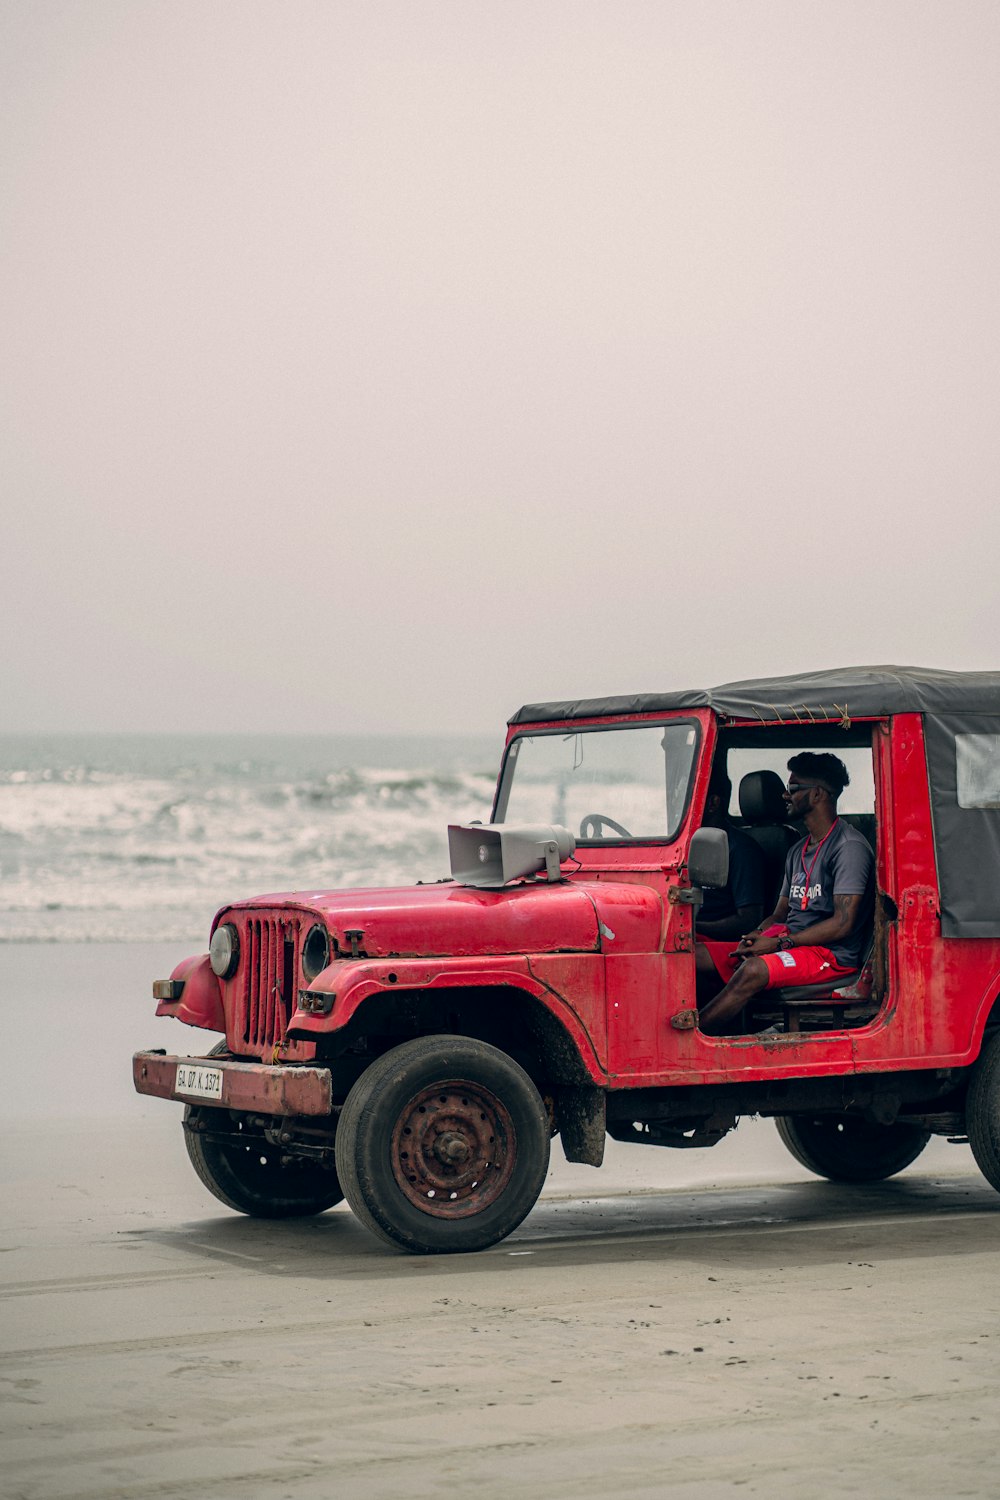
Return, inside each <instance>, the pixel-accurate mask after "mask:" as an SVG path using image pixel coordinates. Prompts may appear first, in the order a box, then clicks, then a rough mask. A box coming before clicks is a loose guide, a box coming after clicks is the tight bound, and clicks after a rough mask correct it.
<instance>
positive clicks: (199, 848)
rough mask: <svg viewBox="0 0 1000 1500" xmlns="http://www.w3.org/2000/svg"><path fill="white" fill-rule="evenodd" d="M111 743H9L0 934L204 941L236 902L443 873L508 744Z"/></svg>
mask: <svg viewBox="0 0 1000 1500" xmlns="http://www.w3.org/2000/svg"><path fill="white" fill-rule="evenodd" d="M171 746H173V752H174V753H173V760H174V764H173V765H171ZM304 746H305V747H306V748H303V747H304ZM99 748H100V749H101V754H97V753H96V752H95V749H94V746H93V745H90V746H89V759H88V758H87V757H84V756H81V755H79V754H74V753H73V752H74V751H78V750H79V746H78V745H77V743H76V742H75V741H74V742H70V741H66V742H60V741H50V742H46V743H41V742H39V743H38V744H37V745H33V746H32V747H31V750H30V751H29V750H28V749H26V748H25V747H24V745H23V744H20V743H18V742H15V741H12V740H11V739H7V738H5V739H0V898H2V902H0V940H6V941H52V940H56V941H59V940H62V941H80V940H94V941H97V940H101V941H108V940H143V941H146V940H155V939H159V938H170V939H174V938H177V939H189V940H192V941H197V940H203V939H204V938H205V936H206V934H207V931H208V926H209V922H210V920H211V917H212V915H213V913H214V912H215V910H216V909H217V908H218V907H219V906H220V905H222V904H224V903H225V902H226V901H229V900H234V899H240V898H245V897H251V896H253V895H255V894H260V893H262V892H265V891H276V890H303V889H306V888H307V887H308V888H311V889H322V888H330V887H335V888H344V887H351V886H373V885H402V884H408V883H410V882H412V881H414V880H421V879H422V880H433V879H436V878H438V877H439V876H441V875H444V874H446V873H447V870H448V857H447V843H446V827H447V824H448V823H449V822H455V821H459V822H464V821H469V820H471V819H473V818H480V819H486V818H488V817H489V813H490V806H491V803H492V798H493V788H494V773H493V770H492V768H489V767H490V760H491V759H492V758H493V756H494V755H495V754H496V750H495V747H493V746H491V747H483V748H482V749H480V748H479V747H476V746H474V745H473V746H469V745H466V746H465V747H464V748H463V747H456V745H455V744H454V742H452V741H448V740H441V741H438V742H436V743H431V744H430V745H428V744H427V743H426V742H422V743H420V745H419V746H416V747H414V746H412V745H410V744H408V743H406V742H402V743H400V742H397V743H396V745H395V746H393V745H392V744H391V742H390V743H386V742H377V743H375V744H374V749H375V750H376V751H377V753H376V754H374V755H373V754H371V753H370V752H371V751H372V749H373V742H368V743H367V744H365V743H364V742H361V743H360V744H356V745H354V744H352V745H345V743H344V742H339V741H332V742H329V743H328V744H325V743H324V742H319V741H311V742H306V741H303V742H290V741H277V740H274V741H273V742H272V741H257V742H254V745H253V754H251V755H247V754H246V753H243V754H241V753H240V752H241V750H243V749H244V746H243V744H242V742H240V741H238V740H235V739H234V740H232V741H215V742H212V746H210V747H209V748H210V749H211V750H212V753H211V754H208V753H206V747H205V745H204V744H203V743H202V742H195V741H193V740H189V739H183V740H182V739H180V738H179V737H178V738H177V739H176V740H174V741H171V740H170V739H169V737H163V739H162V740H159V739H156V740H149V741H143V742H138V741H128V742H125V741H117V740H110V739H109V740H105V741H101V742H100V743H99ZM393 749H395V752H396V755H397V756H398V757H399V760H398V761H397V763H396V764H392V763H391V759H392V752H393ZM415 749H418V750H419V751H420V752H421V753H422V754H423V755H424V756H428V751H430V756H428V758H427V759H426V760H425V761H424V762H423V763H415V762H414V761H412V760H410V761H409V762H408V763H405V762H404V763H402V764H401V763H399V761H401V760H403V757H404V756H407V755H408V754H412V753H413V752H414V750H415ZM307 750H308V753H307ZM366 750H367V751H369V755H368V760H369V762H371V761H375V762H376V763H375V764H371V763H369V764H367V765H366V764H364V763H363V762H360V761H358V760H355V761H354V763H353V764H345V763H344V762H345V760H347V759H348V758H349V757H350V756H355V755H358V754H363V753H364V752H365V751H366ZM195 752H197V753H195ZM265 752H266V753H265ZM432 757H433V758H432ZM324 760H325V761H326V765H327V766H330V765H332V769H325V768H324ZM338 762H339V763H338ZM387 762H388V763H387ZM477 762H478V764H477ZM484 766H485V767H487V768H489V769H483V767H484Z"/></svg>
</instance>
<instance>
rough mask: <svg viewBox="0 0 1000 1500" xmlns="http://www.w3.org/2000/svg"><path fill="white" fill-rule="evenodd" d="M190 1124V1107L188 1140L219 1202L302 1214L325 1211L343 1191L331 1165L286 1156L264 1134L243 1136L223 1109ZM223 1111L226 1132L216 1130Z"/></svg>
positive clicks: (281, 1215) (260, 1215)
mask: <svg viewBox="0 0 1000 1500" xmlns="http://www.w3.org/2000/svg"><path fill="white" fill-rule="evenodd" d="M198 1113H199V1115H200V1117H201V1118H200V1120H199V1124H201V1123H202V1122H204V1123H206V1124H207V1126H208V1128H207V1130H201V1129H198V1130H192V1129H191V1125H192V1124H193V1123H194V1121H193V1119H192V1111H191V1109H190V1108H188V1109H186V1110H185V1111H184V1144H185V1145H186V1146H187V1153H188V1156H189V1157H190V1159H191V1165H192V1166H193V1167H194V1169H195V1171H196V1172H197V1174H198V1176H199V1177H200V1178H201V1180H202V1182H203V1183H204V1184H205V1186H206V1187H207V1188H208V1191H209V1192H210V1193H213V1194H214V1195H215V1197H216V1198H218V1199H219V1202H220V1203H224V1204H225V1205H226V1207H227V1208H235V1209H236V1211H237V1212H238V1213H241V1214H250V1215H251V1217H252V1218H255V1219H298V1218H307V1217H310V1216H311V1215H313V1214H321V1213H323V1212H324V1211H325V1210H326V1209H328V1208H333V1206H334V1204H336V1203H340V1202H341V1200H342V1199H343V1196H344V1193H343V1190H342V1188H341V1186H340V1182H339V1181H338V1178H337V1174H336V1172H335V1171H334V1170H333V1168H332V1167H327V1166H323V1165H322V1164H321V1163H320V1162H316V1161H307V1160H304V1159H300V1160H298V1161H296V1160H294V1159H292V1160H289V1159H288V1158H287V1154H285V1153H282V1152H281V1151H280V1150H278V1148H277V1147H276V1146H272V1145H270V1143H269V1142H268V1141H266V1140H265V1139H264V1137H263V1136H261V1135H255V1134H247V1136H246V1138H245V1139H240V1134H239V1132H237V1133H232V1131H233V1127H232V1125H231V1124H230V1123H229V1118H228V1116H227V1115H226V1114H225V1113H224V1112H222V1111H215V1110H210V1111H209V1110H203V1111H199V1112H198ZM216 1115H220V1116H221V1119H220V1120H219V1125H220V1129H224V1130H225V1132H226V1138H225V1139H222V1138H220V1137H219V1136H213V1133H212V1124H213V1117H214V1116H216Z"/></svg>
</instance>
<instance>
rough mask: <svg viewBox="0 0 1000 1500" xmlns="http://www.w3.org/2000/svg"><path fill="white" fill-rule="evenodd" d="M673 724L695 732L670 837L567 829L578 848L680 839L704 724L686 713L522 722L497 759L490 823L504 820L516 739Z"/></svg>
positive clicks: (661, 843)
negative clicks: (589, 835)
mask: <svg viewBox="0 0 1000 1500" xmlns="http://www.w3.org/2000/svg"><path fill="white" fill-rule="evenodd" d="M674 725H683V726H685V727H686V728H688V729H693V730H694V733H695V740H694V748H693V750H692V752H691V767H690V770H689V771H688V780H687V786H686V788H685V790H684V801H683V804H682V807H681V814H680V818H679V819H678V822H677V828H676V830H675V831H674V833H673V834H671V835H670V837H669V838H668V837H667V835H666V834H653V835H639V834H632V835H630V836H629V837H628V838H621V837H620V836H618V835H614V836H612V837H610V838H603V839H585V838H580V837H579V835H578V834H577V833H576V832H575V830H573V829H572V828H571V829H570V830H569V831H570V833H572V834H573V837H574V838H575V839H576V847H577V848H578V849H621V848H630V847H631V846H632V845H635V846H637V847H640V846H642V847H646V848H649V847H650V846H652V847H659V848H665V847H667V846H668V845H670V844H675V843H676V842H677V840H678V839H679V838H680V836H681V834H682V833H683V832H684V829H685V826H686V825H687V821H688V814H689V813H690V811H691V800H692V797H693V795H694V788H695V784H696V782H697V778H698V767H699V766H700V764H701V752H702V739H703V725H702V722H701V719H700V718H697V717H694V716H689V715H687V714H677V715H674V714H665V715H663V714H657V715H656V716H655V717H653V718H649V719H645V718H643V719H614V720H611V721H607V722H597V723H586V722H581V721H580V720H579V719H573V720H571V721H569V722H566V723H561V724H549V725H546V726H545V727H544V728H542V727H539V726H538V725H536V724H526V725H524V727H523V729H522V728H520V727H519V728H518V730H517V732H516V733H515V734H512V735H511V737H510V739H509V740H508V741H507V744H506V745H505V746H504V752H503V759H502V760H501V762H500V774H499V776H498V777H497V789H496V794H495V795H494V798H493V809H492V811H491V813H490V822H491V823H503V822H504V819H505V817H506V812H507V803H508V800H509V797H510V787H511V778H508V766H509V764H510V750H511V746H512V745H513V744H514V743H515V741H517V740H525V739H541V738H542V737H543V736H544V735H550V734H557V735H564V736H565V735H576V734H604V733H608V732H609V731H611V730H624V731H626V732H628V731H630V730H633V729H666V728H670V727H672V726H674ZM510 826H511V827H516V825H515V824H511V825H510Z"/></svg>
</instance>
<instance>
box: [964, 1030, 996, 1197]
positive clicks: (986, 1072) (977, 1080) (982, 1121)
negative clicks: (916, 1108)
mask: <svg viewBox="0 0 1000 1500" xmlns="http://www.w3.org/2000/svg"><path fill="white" fill-rule="evenodd" d="M965 1128H966V1130H967V1131H968V1133H969V1145H970V1146H971V1147H972V1154H973V1156H974V1157H975V1159H976V1166H977V1167H978V1168H979V1170H980V1172H982V1174H983V1176H984V1177H985V1178H986V1181H987V1182H988V1183H989V1184H990V1186H991V1187H995V1188H996V1189H997V1191H998V1192H1000V1036H996V1037H994V1038H993V1040H992V1041H991V1042H990V1043H989V1044H988V1045H987V1046H986V1047H985V1048H984V1049H983V1052H982V1055H981V1056H980V1058H979V1061H978V1062H977V1063H976V1066H975V1068H974V1069H973V1073H972V1082H971V1083H970V1084H969V1092H968V1095H967V1097H966V1100H965Z"/></svg>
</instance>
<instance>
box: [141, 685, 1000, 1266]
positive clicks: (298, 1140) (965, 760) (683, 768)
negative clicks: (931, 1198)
mask: <svg viewBox="0 0 1000 1500" xmlns="http://www.w3.org/2000/svg"><path fill="white" fill-rule="evenodd" d="M802 750H818V751H822V750H826V751H833V752H834V753H835V754H837V755H838V756H839V757H840V758H841V759H842V760H844V762H845V763H846V764H847V766H848V768H849V770H850V775H851V786H850V788H849V792H848V794H845V796H844V798H843V799H842V801H841V806H840V813H841V816H842V817H844V818H846V819H847V820H848V821H849V822H850V823H852V824H853V825H854V827H855V828H857V829H858V830H859V831H860V832H861V833H862V834H863V835H864V837H865V838H867V839H868V840H869V842H870V843H871V845H872V848H873V850H874V855H875V868H876V877H877V896H876V904H875V918H874V933H873V938H872V943H871V949H870V954H869V957H868V959H867V962H866V963H865V967H864V969H863V970H862V971H861V973H860V974H859V975H858V976H857V978H856V979H855V980H854V981H852V982H850V983H846V982H845V981H843V980H841V983H840V987H839V989H834V988H833V987H832V986H829V985H828V986H826V987H825V988H824V987H822V986H812V987H810V988H809V989H803V990H772V991H769V992H767V993H766V994H765V995H763V996H761V997H760V1000H759V1002H758V1003H759V1006H760V1007H762V1013H761V1014H756V1015H755V1016H754V1017H752V1019H751V1022H749V1023H748V1025H750V1024H752V1025H753V1026H754V1027H755V1028H758V1029H753V1030H747V1031H746V1032H744V1033H742V1034H739V1035H731V1036H721V1037H710V1036H706V1035H704V1034H703V1033H702V1032H701V1031H700V1030H699V1027H698V1011H697V1007H696V1001H695V958H694V936H693V934H694V923H695V919H696V915H697V911H698V906H699V902H700V900H701V896H702V888H703V887H705V886H709V885H716V886H721V885H724V884H725V882H726V878H727V868H726V867H727V858H728V846H727V844H726V834H725V832H724V831H723V830H721V829H719V828H708V827H705V828H703V827H701V826H700V825H701V822H702V816H703V812H704V808H705V801H706V793H707V788H708V784H709V776H710V772H711V770H712V768H713V765H715V767H716V768H717V769H718V768H724V769H725V770H727V771H728V774H729V776H730V779H731V781H732V784H733V785H734V786H735V787H738V788H739V789H740V796H741V802H742V808H741V811H740V814H739V815H736V810H735V808H734V809H733V813H734V817H735V818H736V821H737V822H738V824H739V825H740V826H742V827H743V828H744V829H745V830H746V831H747V833H748V834H749V835H750V837H752V838H753V839H754V840H755V841H756V842H757V843H758V844H759V845H760V846H761V849H762V851H763V858H764V865H765V870H766V872H767V878H768V879H769V881H770V884H771V891H770V892H769V894H774V893H776V891H777V889H778V886H779V883H780V880H781V873H782V868H783V864H784V859H785V853H786V851H787V849H788V847H789V845H790V843H792V842H794V840H795V839H796V838H797V837H798V833H797V831H796V830H794V829H791V828H789V827H788V826H787V825H786V822H785V818H786V811H785V806H784V803H783V802H782V801H781V798H780V796H778V795H777V792H776V790H775V789H776V787H777V786H778V784H779V781H783V780H784V777H785V774H786V772H785V768H786V765H787V762H788V759H789V757H790V756H792V755H794V754H796V753H797V752H799V751H802ZM567 829H572V830H573V833H572V834H570V833H568V832H567ZM449 837H450V844H451V856H452V872H453V878H452V879H451V880H445V881H440V882H438V883H436V884H431V885H416V886H413V887H406V888H402V889H397V890H360V891H315V890H306V891H296V892H292V893H289V894H283V895H272V896H263V897H261V898H259V899H257V900H254V901H245V902H239V903H236V904H234V905H230V906H225V907H223V909H222V910H221V911H220V912H219V914H218V916H217V917H216V919H215V923H214V926H213V929H212V937H211V946H210V951H209V953H208V954H205V955H202V956H200V957H195V958H189V959H187V960H185V962H183V963H181V964H179V965H178V967H177V968H176V969H175V970H174V973H173V975H172V977H171V978H170V979H169V980H160V981H157V983H156V984H155V985H154V987H153V988H154V995H155V997H156V998H157V1000H158V1002H159V1003H158V1005H157V1011H156V1013H157V1015H164V1016H175V1017H177V1018H179V1019H180V1020H182V1021H186V1022H187V1023H188V1024H189V1025H191V1026H196V1027H201V1028H203V1029H205V1030H207V1031H214V1032H220V1033H223V1034H224V1040H223V1041H221V1042H219V1043H218V1045H217V1046H215V1047H214V1048H213V1049H212V1051H211V1052H210V1053H209V1054H208V1056H207V1057H198V1056H196V1057H168V1056H166V1055H165V1054H163V1053H162V1052H155V1051H149V1052H140V1053H137V1054H136V1056H135V1058H134V1076H135V1084H136V1088H137V1089H138V1090H139V1091H140V1093H146V1094H157V1095H160V1096H161V1097H163V1098H168V1099H179V1100H181V1101H182V1102H183V1103H184V1104H185V1106H186V1107H185V1111H184V1135H185V1141H186V1144H187V1149H188V1152H189V1155H190V1157H191V1160H192V1162H193V1164H194V1167H195V1170H196V1171H197V1173H198V1175H199V1176H200V1177H201V1179H202V1181H203V1182H204V1183H205V1185H206V1187H208V1188H209V1190H210V1191H211V1192H212V1193H214V1194H215V1196H216V1197H217V1198H220V1199H221V1200H222V1202H223V1203H226V1204H228V1205H229V1206H230V1207H231V1208H235V1209H238V1210H240V1211H242V1212H243V1213H248V1214H254V1215H261V1216H265V1217H282V1216H286V1215H289V1216H290V1215H297V1214H315V1213H320V1212H322V1211H323V1210H324V1209H326V1208H329V1207H331V1206H332V1205H333V1204H335V1203H337V1202H338V1201H339V1200H340V1199H341V1198H342V1197H345V1196H346V1198H347V1201H348V1203H349V1204H350V1206H351V1208H352V1209H353V1210H354V1212H355V1213H356V1214H357V1215H358V1217H359V1218H360V1219H361V1220H362V1222H363V1223H365V1224H366V1225H368V1227H369V1228H370V1229H372V1230H373V1231H374V1232H375V1233H376V1234H379V1235H381V1236H382V1237H383V1238H384V1239H386V1240H388V1241H389V1242H390V1243H392V1244H394V1245H397V1246H401V1247H402V1248H404V1249H406V1250H410V1251H417V1252H430V1251H456V1250H475V1249H480V1248H482V1247H484V1246H487V1245H491V1244H494V1243H496V1241H498V1240H500V1239H502V1238H503V1237H504V1236H505V1235H506V1234H509V1233H510V1231H511V1230H512V1229H514V1228H515V1227H516V1226H517V1225H518V1224H519V1223H520V1222H521V1220H522V1219H523V1218H524V1216H525V1215H526V1214H527V1213H528V1212H529V1210H530V1209H531V1207H532V1205H533V1204H534V1202H535V1200H536V1199H537V1197H538V1194H539V1192H540V1190H541V1187H542V1183H543V1181H544V1178H545V1173H546V1168H547V1165H548V1158H549V1141H550V1137H551V1136H552V1135H553V1134H558V1135H559V1136H560V1138H561V1141H562V1146H563V1150H564V1152H565V1154H566V1156H567V1158H568V1159H569V1160H570V1161H576V1162H589V1163H591V1164H592V1165H594V1166H599V1165H600V1163H601V1160H602V1157H603V1153H604V1141H605V1136H606V1135H611V1136H612V1137H613V1138H614V1139H615V1140H620V1141H637V1142H646V1143H648V1144H652V1145H661V1146H677V1147H688V1146H711V1145H714V1144H715V1143H716V1142H717V1141H718V1140H720V1139H721V1138H722V1136H724V1135H725V1134H726V1132H727V1131H729V1130H731V1129H732V1128H733V1126H734V1125H735V1124H736V1122H737V1120H738V1118H739V1116H740V1115H746V1114H758V1115H771V1116H773V1117H774V1118H775V1119H776V1120H777V1125H778V1130H779V1131H780V1133H781V1136H782V1139H783V1140H784V1142H785V1144H786V1145H787V1146H788V1148H789V1150H790V1151H791V1152H792V1154H793V1155H794V1156H795V1157H797V1158H798V1160H799V1161H800V1162H802V1163H803V1164H804V1165H805V1166H807V1167H809V1168H810V1169H811V1170H813V1171H814V1172H817V1173H819V1174H821V1175H822V1176H825V1177H828V1178H831V1179H833V1180H835V1181H849V1182H862V1181H866V1182H868V1181H876V1180H879V1179H882V1178H886V1177H889V1176H891V1175H892V1174H893V1173H895V1172H898V1171H900V1170H901V1169H902V1168H903V1167H905V1166H906V1165H907V1164H908V1163H909V1162H911V1161H913V1159H914V1158H915V1157H916V1156H917V1154H918V1153H919V1152H920V1151H921V1150H922V1148H923V1147H924V1145H925V1144H926V1142H927V1140H928V1139H929V1137H930V1136H931V1135H932V1134H935V1135H944V1136H947V1137H949V1138H952V1139H954V1138H963V1139H964V1138H965V1137H966V1136H967V1137H968V1140H969V1142H970V1143H971V1146H972V1150H973V1153H974V1155H975V1158H976V1161H977V1162H978V1164H979V1166H980V1168H981V1169H982V1171H983V1172H984V1174H985V1175H986V1177H987V1178H988V1179H989V1180H990V1182H991V1183H992V1184H993V1186H994V1187H997V1188H1000V673H995V672H990V673H987V672H978V673H957V672H939V671H931V670H919V669H914V668H896V667H885V668H856V669H849V670H842V671H831V672H819V673H815V674H812V675H808V676H801V677H790V678H778V679H775V680H773V681H760V682H744V683H735V684H730V685H728V686H725V687H721V688H716V689H712V690H710V691H706V690H698V691H691V692H676V693H654V694H645V695H640V696H636V697H633V698H609V699H599V700H591V701H587V702H578V703H545V704H534V705H531V706H529V707H527V708H522V709H521V710H520V711H519V712H518V713H516V714H515V715H514V717H513V719H512V720H511V722H510V727H509V733H508V736H507V744H506V750H505V753H504V757H503V762H502V764H501V767H500V775H499V779H498V782H497V790H496V800H495V803H494V807H493V814H492V821H491V822H490V823H489V824H486V825H483V826H477V825H474V824H473V825H469V826H466V827H461V826H456V827H454V828H452V829H450V830H449ZM765 909H766V910H770V907H767V908H765ZM768 1023H769V1024H768ZM762 1025H763V1026H765V1027H766V1030H764V1031H763V1032H761V1030H760V1029H759V1028H760V1027H761V1026H762Z"/></svg>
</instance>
